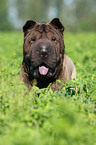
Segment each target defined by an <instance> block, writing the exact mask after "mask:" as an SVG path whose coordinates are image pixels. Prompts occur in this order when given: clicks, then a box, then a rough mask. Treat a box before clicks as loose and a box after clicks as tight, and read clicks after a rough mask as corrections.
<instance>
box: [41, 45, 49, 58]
mask: <svg viewBox="0 0 96 145" xmlns="http://www.w3.org/2000/svg"><path fill="white" fill-rule="evenodd" d="M40 55H41V57H47V56H48V50H47V48H46V47H45V46H43V47H42V48H41V51H40Z"/></svg>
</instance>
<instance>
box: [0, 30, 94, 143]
mask: <svg viewBox="0 0 96 145" xmlns="http://www.w3.org/2000/svg"><path fill="white" fill-rule="evenodd" d="M64 38H65V39H64V41H65V47H66V48H65V53H66V54H67V55H68V56H69V57H70V58H71V59H72V61H73V62H74V64H75V66H76V71H77V78H76V79H74V80H73V81H68V82H67V83H66V84H63V83H62V82H61V81H58V82H59V83H62V84H63V87H62V89H61V90H57V91H55V92H53V91H52V90H51V88H50V85H49V86H48V87H47V88H45V89H39V88H37V87H36V86H33V88H32V90H31V91H30V92H29V91H28V89H27V87H26V86H25V85H24V83H23V82H22V81H21V80H20V76H19V73H20V66H21V63H22V58H23V49H22V48H23V33H21V32H0V145H96V33H93V32H87V33H84V32H83V33H80V32H78V33H67V32H65V36H64ZM38 94H39V95H38Z"/></svg>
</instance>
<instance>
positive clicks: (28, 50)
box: [23, 18, 65, 81]
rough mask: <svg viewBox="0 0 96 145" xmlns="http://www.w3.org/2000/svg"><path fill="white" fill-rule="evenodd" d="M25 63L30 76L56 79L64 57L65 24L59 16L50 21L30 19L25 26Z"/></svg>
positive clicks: (40, 78) (39, 78)
mask: <svg viewBox="0 0 96 145" xmlns="http://www.w3.org/2000/svg"><path fill="white" fill-rule="evenodd" d="M23 32H24V45H23V65H24V69H25V71H26V73H28V75H29V76H30V78H36V79H37V80H45V81H46V80H49V79H56V78H57V76H58V74H59V72H60V70H61V69H62V63H63V57H64V50H65V49H64V48H65V47H64V41H63V39H64V35H63V32H64V26H63V25H62V23H61V22H60V20H59V19H58V18H54V19H53V20H52V21H51V22H50V23H37V22H35V21H33V20H29V21H27V22H26V23H25V25H24V26H23Z"/></svg>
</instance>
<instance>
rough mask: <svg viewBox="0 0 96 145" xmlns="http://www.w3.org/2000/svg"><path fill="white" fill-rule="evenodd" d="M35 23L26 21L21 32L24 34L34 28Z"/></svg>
mask: <svg viewBox="0 0 96 145" xmlns="http://www.w3.org/2000/svg"><path fill="white" fill-rule="evenodd" d="M35 24H36V22H35V21H33V20H28V21H27V22H26V23H25V24H24V26H23V28H22V29H23V32H24V33H26V32H27V30H28V29H31V28H33V27H34V26H35Z"/></svg>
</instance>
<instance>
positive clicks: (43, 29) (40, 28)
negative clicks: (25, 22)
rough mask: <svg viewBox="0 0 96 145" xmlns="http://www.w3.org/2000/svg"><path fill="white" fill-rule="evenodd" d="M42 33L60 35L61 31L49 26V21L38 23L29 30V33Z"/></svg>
mask: <svg viewBox="0 0 96 145" xmlns="http://www.w3.org/2000/svg"><path fill="white" fill-rule="evenodd" d="M30 34H31V35H42V34H46V35H47V34H50V35H54V36H56V37H60V36H62V35H61V33H60V32H59V31H58V30H57V29H55V28H54V27H53V26H51V25H50V24H49V23H45V22H43V23H38V24H37V25H36V26H35V27H34V28H32V29H30V30H29V35H30Z"/></svg>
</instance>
